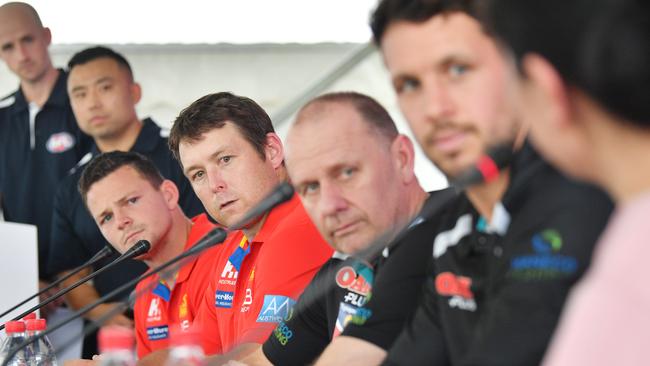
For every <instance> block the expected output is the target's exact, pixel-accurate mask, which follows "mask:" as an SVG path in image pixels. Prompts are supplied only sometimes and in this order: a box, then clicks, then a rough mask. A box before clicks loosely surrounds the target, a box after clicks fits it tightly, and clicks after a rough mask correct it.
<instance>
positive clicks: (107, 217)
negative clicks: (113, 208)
mask: <svg viewBox="0 0 650 366" xmlns="http://www.w3.org/2000/svg"><path fill="white" fill-rule="evenodd" d="M112 218H113V215H111V214H107V215H104V216H102V218H101V219H100V220H99V224H100V225H102V224H105V223H107V222H109V221H111V219H112Z"/></svg>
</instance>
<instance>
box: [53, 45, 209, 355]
mask: <svg viewBox="0 0 650 366" xmlns="http://www.w3.org/2000/svg"><path fill="white" fill-rule="evenodd" d="M68 67H69V70H70V71H69V73H70V76H69V78H68V93H69V94H70V101H71V105H72V109H73V111H74V113H75V116H76V117H77V122H78V124H79V127H80V128H81V130H83V131H84V132H86V133H87V134H88V135H90V136H92V137H93V139H94V142H95V145H94V146H93V148H92V149H91V152H90V153H88V154H87V156H86V157H84V159H83V160H82V161H81V162H80V163H79V164H78V165H77V167H76V168H75V171H74V172H73V173H72V174H71V175H69V176H68V177H67V178H66V179H65V180H64V181H62V182H61V184H60V185H59V188H58V189H57V192H56V196H55V200H54V215H53V218H52V238H51V245H52V248H51V253H52V255H51V258H50V262H49V270H50V272H51V273H56V274H60V273H62V272H65V271H67V270H70V269H72V268H75V267H77V266H79V265H81V264H83V263H84V262H86V261H87V260H88V259H90V258H91V257H92V256H93V255H94V254H95V253H97V252H98V251H100V250H101V249H102V248H103V247H104V246H106V245H108V242H107V241H106V240H105V239H104V238H103V237H102V235H101V232H100V230H99V229H98V228H97V225H96V224H95V222H94V220H93V219H92V217H91V216H90V215H89V214H88V212H87V210H86V208H85V207H84V204H83V200H82V199H81V196H80V195H79V192H78V191H77V189H76V186H77V182H78V181H79V178H80V176H81V174H82V172H83V170H84V169H85V167H86V165H87V163H88V161H89V160H90V159H92V157H93V156H97V155H99V154H100V153H102V152H109V151H135V152H139V153H141V154H143V155H145V156H147V157H148V158H150V159H151V160H152V161H153V162H154V164H155V165H156V167H157V168H158V170H159V171H160V172H161V173H162V174H163V176H164V177H166V178H167V179H170V180H172V181H174V182H175V184H176V186H177V187H178V189H179V191H180V192H179V194H180V197H179V204H180V205H181V207H182V208H183V210H184V211H185V212H187V214H188V215H190V216H194V215H197V214H199V213H200V212H203V210H202V207H201V204H200V202H199V200H198V199H197V198H196V196H195V195H194V192H193V191H192V189H191V187H190V185H189V182H187V179H185V177H184V176H183V174H182V171H181V169H180V167H179V165H178V163H177V162H176V161H175V160H174V158H173V156H172V154H171V152H170V151H169V148H168V147H167V139H166V137H165V136H166V132H165V131H163V130H161V129H160V127H158V126H157V125H156V124H155V123H154V121H153V120H151V119H150V118H146V119H144V120H140V119H139V118H138V116H137V113H136V109H135V105H136V104H137V103H138V101H139V100H140V97H141V94H142V90H141V87H140V85H139V84H138V83H136V82H135V81H134V78H133V72H132V70H131V67H130V65H129V63H128V61H127V60H126V59H125V58H124V56H122V55H120V54H119V53H117V52H115V51H114V50H112V49H109V48H106V47H91V48H87V49H84V50H82V51H80V52H78V53H76V54H75V55H74V56H73V57H72V58H71V59H70V62H69V64H68ZM112 259H114V258H109V259H107V260H106V261H102V262H101V263H98V264H97V265H96V266H95V268H100V267H102V266H103V265H105V264H107V263H108V262H109V261H110V260H112ZM145 269H146V267H145V266H144V265H143V264H142V263H141V262H138V261H134V260H130V261H125V262H123V263H122V264H120V265H118V266H116V267H115V268H114V269H111V270H109V271H106V272H105V273H103V274H101V275H100V276H97V277H96V278H95V279H94V281H93V283H92V284H84V285H82V286H79V287H78V288H76V289H75V290H73V291H71V292H70V293H69V294H68V295H67V296H66V300H67V302H68V304H69V305H70V306H71V307H72V308H74V309H79V308H82V307H84V306H85V305H87V304H89V303H91V302H93V301H95V300H96V299H98V298H99V297H100V296H102V295H104V294H107V293H109V292H110V291H112V290H114V289H115V288H117V287H119V286H121V285H122V284H123V283H125V282H127V281H128V280H130V279H131V278H134V277H135V276H137V275H139V274H141V273H142V272H144V270H145ZM90 270H91V268H88V269H86V270H84V271H82V272H81V273H80V274H79V275H75V276H73V277H71V278H70V279H69V280H67V281H66V283H67V284H69V283H73V282H74V281H76V280H78V279H80V278H81V276H83V275H85V274H88V273H89V272H90ZM116 300H117V299H116ZM110 307H111V304H102V305H100V306H99V307H97V308H95V309H94V310H93V311H91V312H89V313H88V314H87V315H86V318H87V319H88V320H95V319H98V318H99V317H101V316H102V315H103V314H105V313H106V312H107V311H108V309H109V308H110ZM110 322H111V323H116V324H120V325H124V326H132V321H131V319H130V318H129V317H128V316H126V315H122V314H120V315H117V316H116V317H114V318H113V319H111V321H110ZM89 352H92V351H89ZM86 356H90V355H89V354H88V352H86Z"/></svg>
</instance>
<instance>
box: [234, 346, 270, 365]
mask: <svg viewBox="0 0 650 366" xmlns="http://www.w3.org/2000/svg"><path fill="white" fill-rule="evenodd" d="M240 363H241V364H244V365H249V366H273V364H272V363H271V361H269V359H268V358H266V356H265V355H264V352H263V351H262V347H259V348H257V349H256V350H255V351H253V352H251V353H250V354H248V356H246V357H244V358H242V359H241V361H240ZM231 364H232V365H235V364H236V363H234V362H228V364H227V365H231Z"/></svg>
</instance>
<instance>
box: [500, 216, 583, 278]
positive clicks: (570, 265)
mask: <svg viewBox="0 0 650 366" xmlns="http://www.w3.org/2000/svg"><path fill="white" fill-rule="evenodd" d="M562 244H563V243H562V236H561V235H560V233H559V232H558V231H557V230H552V229H551V230H544V231H542V232H540V233H537V234H535V235H533V237H532V239H531V246H532V249H533V252H534V253H531V254H525V255H520V256H517V257H514V258H513V259H512V261H511V263H510V272H508V276H510V277H512V278H517V279H521V280H547V279H555V278H560V277H565V276H569V275H571V274H574V273H575V272H576V271H577V270H578V260H577V259H576V258H575V257H571V256H566V255H562V254H559V252H560V251H561V249H562Z"/></svg>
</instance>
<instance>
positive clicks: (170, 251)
mask: <svg viewBox="0 0 650 366" xmlns="http://www.w3.org/2000/svg"><path fill="white" fill-rule="evenodd" d="M191 230H192V221H190V219H188V218H187V216H185V214H183V212H182V211H181V210H180V208H178V207H177V208H176V209H175V210H174V213H173V214H172V225H171V228H170V229H169V231H168V232H167V234H166V235H165V236H164V238H163V239H162V240H161V241H160V242H159V243H157V244H158V245H155V246H154V248H152V250H155V251H156V252H155V253H153V254H152V255H151V259H150V260H147V261H145V263H146V264H147V265H148V266H149V267H151V268H155V267H158V266H160V265H163V264H165V263H167V262H169V261H170V260H171V259H173V258H174V257H177V256H179V255H180V254H181V253H182V252H183V250H184V249H185V244H186V243H187V239H188V237H189V235H190V231H191Z"/></svg>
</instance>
